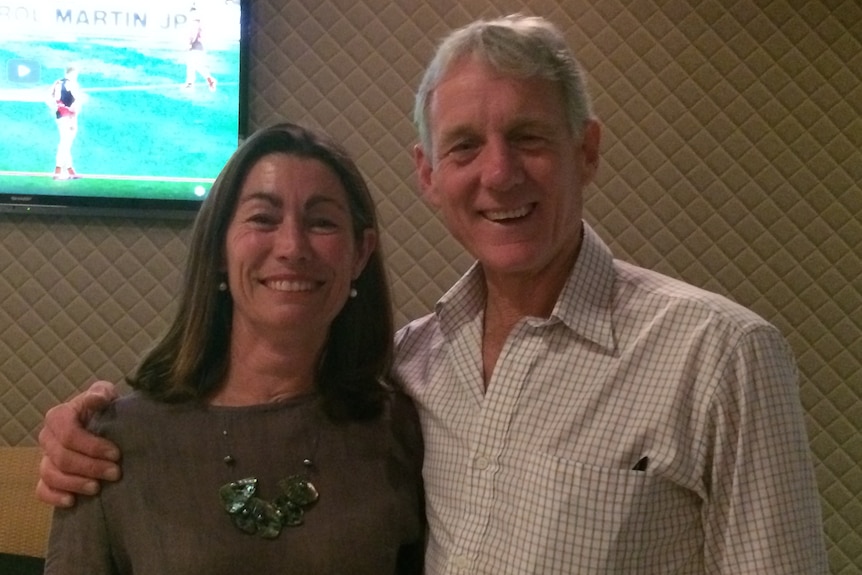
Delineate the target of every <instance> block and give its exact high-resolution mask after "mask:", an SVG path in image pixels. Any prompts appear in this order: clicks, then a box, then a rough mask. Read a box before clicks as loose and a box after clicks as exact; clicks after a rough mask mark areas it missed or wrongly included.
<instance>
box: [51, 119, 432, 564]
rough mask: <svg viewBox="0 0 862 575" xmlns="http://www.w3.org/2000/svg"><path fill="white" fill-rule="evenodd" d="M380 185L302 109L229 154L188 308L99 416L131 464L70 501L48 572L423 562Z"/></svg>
mask: <svg viewBox="0 0 862 575" xmlns="http://www.w3.org/2000/svg"><path fill="white" fill-rule="evenodd" d="M377 240H378V224H377V219H376V215H375V211H374V206H373V202H372V199H371V196H370V194H369V191H368V188H367V186H366V184H365V182H364V181H363V179H362V177H361V175H360V174H359V172H358V170H357V168H356V166H355V165H354V163H353V162H352V161H351V160H350V159H349V158H348V156H347V155H346V154H345V153H344V152H343V151H342V150H341V149H340V148H339V147H337V146H336V145H334V144H333V143H332V142H330V141H329V140H327V139H325V138H323V137H321V136H319V135H316V134H314V133H312V132H310V131H308V130H305V129H302V128H300V127H297V126H294V125H290V124H280V125H277V126H273V127H271V128H268V129H265V130H262V131H260V132H258V133H256V134H254V135H253V136H252V137H250V138H249V139H248V140H247V141H246V142H245V143H244V144H243V145H242V146H241V147H240V148H239V149H238V150H237V152H236V153H235V154H234V155H233V157H232V158H231V159H230V160H229V161H228V163H227V165H226V166H225V168H224V169H223V170H222V172H221V174H220V175H219V177H218V179H217V180H216V182H215V184H214V185H213V187H212V190H211V191H210V194H209V196H208V197H207V198H206V200H205V201H204V203H203V206H202V207H201V211H200V213H199V214H198V217H197V220H196V222H195V226H194V229H193V232H192V238H191V243H190V246H189V261H188V268H187V270H186V274H185V279H184V285H183V290H182V295H181V299H180V301H179V306H178V312H177V315H176V317H175V319H174V322H173V324H172V325H171V326H170V328H169V330H168V332H167V334H166V335H165V337H164V338H163V339H162V340H161V341H160V342H159V343H158V344H157V345H156V347H155V348H154V349H153V350H152V351H151V352H150V353H149V355H148V356H147V357H146V358H145V359H144V361H143V362H142V364H141V365H140V367H139V368H138V370H137V373H136V374H135V376H134V377H132V378H130V384H131V385H132V387H133V388H134V389H135V390H136V391H135V393H133V394H131V395H130V396H128V397H126V398H123V399H120V400H118V401H116V402H115V403H114V404H113V405H112V406H111V408H110V409H109V410H108V411H106V412H105V413H104V414H102V415H100V416H99V417H97V418H96V419H95V420H94V422H93V424H92V427H93V428H94V429H95V430H97V431H98V432H99V433H100V434H101V435H103V436H105V437H106V438H108V439H110V440H112V441H113V442H115V443H116V444H118V445H119V447H120V448H121V450H122V453H123V479H122V480H121V481H119V482H117V483H115V484H112V485H110V486H105V487H104V488H103V489H102V492H101V493H100V495H98V496H97V497H93V498H82V499H81V501H80V503H79V504H78V505H77V506H76V507H75V508H73V509H70V510H62V509H58V510H56V512H55V515H54V525H53V527H52V532H51V538H50V543H49V548H48V553H47V562H46V573H49V574H52V573H61V574H63V575H69V574H74V573H82V574H83V573H87V574H89V575H93V574H98V573H132V572H134V573H135V574H136V575H137V574H142V573H153V574H160V575H161V574H164V573H184V574H190V573H201V574H204V573H205V574H207V575H213V574H219V573H225V574H228V573H230V574H235V573H240V572H242V573H288V572H289V573H345V572H349V573H369V574H372V573H373V574H375V575H379V574H381V573H412V572H417V573H418V572H421V565H422V557H421V555H422V543H423V537H424V531H423V530H424V516H423V511H422V485H421V479H420V474H421V461H422V449H421V436H420V431H419V428H418V422H417V419H416V415H415V412H414V411H413V409H412V406H411V405H410V403H409V402H408V401H407V400H406V399H405V398H404V397H403V396H401V395H399V394H397V393H395V392H394V391H392V390H390V389H388V388H387V387H386V386H384V384H382V383H381V378H382V377H383V376H384V374H385V373H386V370H387V368H388V366H389V362H390V358H391V354H392V329H393V328H392V323H393V322H392V315H391V305H390V300H389V292H388V289H387V280H386V276H385V270H384V267H383V262H382V258H381V254H380V251H379V249H378V244H377Z"/></svg>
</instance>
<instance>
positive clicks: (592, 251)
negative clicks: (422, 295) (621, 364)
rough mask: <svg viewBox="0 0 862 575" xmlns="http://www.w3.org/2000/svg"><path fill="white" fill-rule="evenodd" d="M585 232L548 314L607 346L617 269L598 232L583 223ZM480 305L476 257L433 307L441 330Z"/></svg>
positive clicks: (481, 291) (611, 337)
mask: <svg viewBox="0 0 862 575" xmlns="http://www.w3.org/2000/svg"><path fill="white" fill-rule="evenodd" d="M583 226H584V233H583V239H582V240H581V249H580V252H579V253H578V259H577V261H576V262H575V265H574V267H573V268H572V271H571V273H570V274H569V278H568V279H567V280H566V283H565V284H564V286H563V289H562V291H561V292H560V296H559V297H558V298H557V303H556V304H555V305H554V309H553V311H552V312H551V317H550V319H548V320H545V319H540V320H534V321H536V322H538V323H536V325H540V324H550V323H555V322H558V321H559V322H562V323H563V324H565V325H566V326H567V327H568V328H569V329H570V330H572V331H573V332H575V333H576V334H578V335H580V336H581V337H583V338H585V339H587V340H589V341H591V342H593V343H595V344H597V345H600V346H602V347H603V348H605V349H607V350H611V351H613V350H615V349H616V341H615V338H614V326H613V313H612V312H613V309H612V304H613V297H614V282H615V279H616V272H615V269H614V258H613V254H612V253H611V251H610V249H609V248H608V246H607V245H605V243H604V242H603V241H602V240H601V238H599V236H598V234H596V232H595V231H593V229H592V228H591V227H590V226H589V224H587V223H586V222H584V223H583ZM484 306H485V286H484V280H483V276H482V268H481V266H480V265H479V263H478V262H475V263H474V264H473V265H472V266H471V267H470V269H469V270H467V273H465V274H464V275H463V276H461V278H460V279H459V280H458V281H457V282H456V283H455V285H453V286H452V287H451V288H450V289H449V290H448V291H447V292H446V293H445V294H444V295H443V297H441V298H440V300H439V301H438V302H437V304H436V305H435V307H434V312H435V314H436V315H437V318H438V320H439V321H440V327H441V329H442V330H443V332H444V333H451V332H452V331H453V330H454V329H455V328H456V327H457V326H459V325H461V324H463V323H464V322H467V321H471V320H474V319H476V318H477V316H479V315H480V314H481V313H482V312H483V310H484Z"/></svg>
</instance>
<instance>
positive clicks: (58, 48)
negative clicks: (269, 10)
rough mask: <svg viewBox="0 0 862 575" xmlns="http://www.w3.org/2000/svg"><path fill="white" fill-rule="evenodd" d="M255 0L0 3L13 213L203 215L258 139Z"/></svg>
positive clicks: (0, 142)
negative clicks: (253, 110) (251, 76)
mask: <svg viewBox="0 0 862 575" xmlns="http://www.w3.org/2000/svg"><path fill="white" fill-rule="evenodd" d="M247 6H248V2H247V1H246V0H195V1H191V0H135V1H130V0H7V1H5V2H0V66H2V68H0V211H4V212H16V213H63V214H96V215H101V214H107V215H123V216H133V217H134V216H137V215H141V216H153V215H155V216H185V215H189V216H191V215H193V214H194V213H195V211H196V209H197V208H198V206H199V205H200V202H201V200H202V199H203V198H204V197H205V195H206V194H207V192H208V191H209V187H210V185H211V184H212V182H213V181H214V180H215V177H216V176H217V175H218V173H219V171H220V170H221V168H222V167H223V166H224V164H225V162H226V161H227V159H228V158H229V157H230V155H231V154H232V153H233V152H234V150H235V149H236V147H237V145H238V143H239V142H240V141H241V140H242V139H243V137H244V136H245V135H246V134H245V132H246V106H247V103H246V101H247V98H246V86H247V76H246V62H247V57H246V53H247V49H246V48H247V44H248V30H247V26H246V24H245V23H246V21H247V19H248V14H247V13H246V12H247Z"/></svg>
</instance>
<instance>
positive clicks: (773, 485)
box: [703, 326, 828, 575]
mask: <svg viewBox="0 0 862 575" xmlns="http://www.w3.org/2000/svg"><path fill="white" fill-rule="evenodd" d="M722 383H723V385H722V386H720V387H719V389H718V391H717V393H716V396H715V398H714V400H713V404H712V407H711V415H712V423H711V425H712V429H711V432H712V434H711V437H710V438H709V441H710V443H711V446H709V447H708V450H709V452H710V453H711V462H710V463H709V466H708V469H707V472H706V473H707V476H708V482H709V491H708V492H709V497H708V500H707V501H706V503H705V505H704V508H703V522H704V536H705V542H704V556H705V567H706V570H705V571H706V572H707V573H710V574H728V575H729V574H731V573H732V574H734V575H745V574H751V575H754V574H758V575H759V574H763V573H783V574H787V575H791V574H799V575H803V574H804V575H816V574H821V573H822V574H826V573H828V564H827V558H826V551H825V545H824V539H823V530H822V519H821V508H820V498H819V495H818V491H817V484H816V480H815V475H814V469H813V465H812V461H811V456H810V447H809V443H808V437H807V433H806V429H805V418H804V412H803V409H802V405H801V402H800V400H799V388H798V377H797V369H796V364H795V361H794V359H793V356H792V353H791V352H790V348H789V346H788V344H787V342H786V341H785V340H784V338H783V337H782V336H781V334H780V333H779V332H778V331H777V330H776V329H775V328H772V327H767V326H760V327H756V328H754V329H752V330H750V331H747V332H746V333H745V334H744V335H743V336H742V337H741V338H740V340H739V341H738V342H737V344H736V346H735V348H734V349H733V351H732V352H731V353H730V354H729V355H728V359H727V364H726V366H725V368H724V378H723V382H722Z"/></svg>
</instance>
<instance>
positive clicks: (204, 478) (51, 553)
mask: <svg viewBox="0 0 862 575" xmlns="http://www.w3.org/2000/svg"><path fill="white" fill-rule="evenodd" d="M92 428H93V429H95V430H96V431H97V432H98V433H100V434H101V435H103V436H105V437H107V438H109V439H111V440H112V441H114V442H116V443H117V444H118V445H119V446H120V449H121V450H122V454H123V461H122V468H123V478H122V480H121V481H119V482H116V483H106V484H104V486H103V488H102V491H101V494H100V495H98V496H96V497H90V498H87V497H82V498H80V499H79V503H78V504H77V505H76V506H75V507H74V508H72V509H57V510H56V511H55V513H54V520H53V525H52V529H51V536H50V542H49V546H48V553H47V563H46V571H45V573H47V574H49V575H52V574H62V575H75V574H82V575H83V574H87V575H99V574H103V573H111V574H122V573H132V572H134V573H135V575H148V574H153V575H164V574H165V573H182V574H184V575H193V574H197V573H199V574H202V575H203V574H206V575H219V574H225V575H227V574H231V575H236V574H238V573H254V574H256V575H275V574H279V573H301V574H330V573H331V574H335V573H351V574H357V575H358V574H364V573H367V574H369V575H371V574H373V575H381V574H385V573H420V572H421V567H422V547H423V543H424V524H425V519H424V511H423V496H422V482H421V467H422V454H423V453H422V439H421V433H420V430H419V425H418V421H417V418H416V413H415V411H414V409H413V406H412V405H411V404H410V402H409V400H408V399H406V398H405V397H404V396H403V395H400V394H393V396H392V399H391V401H390V402H389V403H388V404H387V408H386V411H385V413H384V415H383V416H382V417H381V418H379V419H378V420H375V421H371V422H346V423H333V422H331V421H329V420H328V419H327V418H326V417H325V416H324V415H323V414H322V412H321V410H320V407H319V398H318V397H316V396H313V395H312V396H306V397H303V398H299V399H294V400H289V401H285V402H280V403H274V404H267V405H260V406H253V407H242V408H228V407H211V406H204V405H200V404H197V403H184V404H178V405H169V404H164V403H159V402H154V401H152V400H150V399H147V398H146V397H144V396H143V395H140V394H137V393H134V394H131V395H130V396H127V397H124V398H122V399H120V400H118V401H116V402H115V403H114V404H113V405H112V406H111V408H109V409H108V410H107V411H105V412H104V413H103V414H101V415H100V416H99V417H98V418H97V419H96V420H95V421H94V422H93V424H92ZM226 455H230V456H231V457H232V458H233V459H234V462H233V464H232V465H227V464H226V463H225V462H224V458H225V456H226ZM306 458H309V459H311V460H312V462H313V466H312V467H311V468H310V471H308V470H307V469H306V468H307V466H305V465H304V464H303V460H304V459H306ZM306 471H308V475H309V479H310V480H311V481H312V483H313V484H314V486H315V487H316V489H317V491H318V492H319V494H320V497H319V500H318V501H317V502H316V503H315V504H313V506H311V507H310V508H309V509H308V510H307V511H306V513H305V515H304V523H303V524H302V525H300V526H296V527H290V526H286V527H284V528H283V529H282V531H281V533H280V535H279V536H278V537H277V538H275V539H264V538H262V537H260V536H258V535H250V534H247V533H243V532H242V531H240V530H239V529H238V528H237V527H236V526H235V525H234V524H233V522H232V518H231V516H230V515H228V513H227V512H226V511H225V510H224V508H223V506H222V503H221V500H220V497H219V488H220V487H221V486H222V485H224V484H225V483H228V482H231V481H236V480H239V479H242V478H245V477H256V478H257V479H258V481H259V490H258V496H259V497H261V498H263V499H268V500H272V499H274V498H275V497H276V496H277V495H278V494H279V490H278V488H277V482H278V481H279V480H280V479H282V478H285V477H287V476H290V475H293V474H302V473H306Z"/></svg>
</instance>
